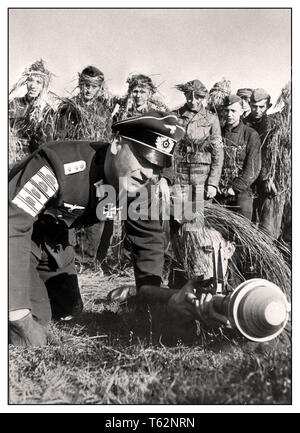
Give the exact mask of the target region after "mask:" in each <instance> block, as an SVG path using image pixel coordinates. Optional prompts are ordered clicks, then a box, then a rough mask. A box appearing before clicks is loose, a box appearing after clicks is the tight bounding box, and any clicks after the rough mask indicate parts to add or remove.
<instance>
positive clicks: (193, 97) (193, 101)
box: [185, 92, 205, 111]
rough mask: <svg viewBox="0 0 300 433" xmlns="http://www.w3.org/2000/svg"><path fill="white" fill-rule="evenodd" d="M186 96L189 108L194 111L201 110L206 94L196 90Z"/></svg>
mask: <svg viewBox="0 0 300 433" xmlns="http://www.w3.org/2000/svg"><path fill="white" fill-rule="evenodd" d="M185 98H186V103H187V106H188V108H189V109H190V110H192V111H199V110H200V108H201V107H202V105H203V101H204V99H205V97H204V96H201V95H197V94H195V93H194V92H190V93H186V94H185Z"/></svg>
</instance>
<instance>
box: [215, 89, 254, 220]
mask: <svg viewBox="0 0 300 433" xmlns="http://www.w3.org/2000/svg"><path fill="white" fill-rule="evenodd" d="M243 111H244V110H243V103H242V100H241V98H240V97H239V96H237V95H233V94H231V95H229V96H228V97H227V99H226V100H225V113H226V124H225V127H224V128H223V130H222V136H223V140H224V166H223V171H222V177H221V182H220V184H221V192H222V196H221V197H219V200H220V201H221V203H222V204H226V205H229V206H233V208H234V209H236V210H237V211H239V212H240V213H241V214H242V215H244V216H245V217H246V218H248V219H249V220H250V221H251V219H252V207H253V193H252V190H251V186H252V185H253V183H254V182H255V180H256V179H257V177H258V175H259V172H260V168H261V149H260V147H261V142H260V138H259V135H258V133H257V132H256V131H254V129H252V128H250V127H249V126H246V125H245V124H244V123H243V121H242V120H241V117H242V115H243Z"/></svg>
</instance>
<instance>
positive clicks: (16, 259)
mask: <svg viewBox="0 0 300 433" xmlns="http://www.w3.org/2000/svg"><path fill="white" fill-rule="evenodd" d="M107 149H108V144H107V143H102V142H85V141H65V142H59V141H56V142H52V143H47V144H45V145H43V146H41V147H40V148H39V149H38V150H37V151H36V152H35V153H34V154H32V155H30V156H29V157H28V158H27V159H26V160H24V161H22V162H21V163H20V164H18V165H16V166H14V167H13V168H12V170H11V172H10V181H9V254H10V286H11V287H13V290H14V292H20V291H23V290H27V289H28V288H29V287H30V272H31V270H30V266H31V265H30V255H31V254H34V255H36V256H37V257H38V258H40V257H41V254H42V250H43V249H46V250H47V251H48V252H50V253H51V255H52V257H53V258H54V260H55V262H56V265H57V267H58V268H60V267H63V266H64V265H65V264H66V262H67V261H68V260H70V259H72V257H70V254H71V256H72V254H73V251H72V248H71V247H70V243H69V242H68V241H66V240H65V239H64V240H62V239H60V238H58V239H56V238H55V237H57V233H60V232H61V230H59V228H61V227H65V228H69V229H70V228H73V227H82V226H88V225H92V224H95V223H97V222H99V220H98V219H97V216H96V208H97V204H98V203H99V197H97V196H96V187H95V185H94V184H95V183H96V185H97V184H99V182H100V183H101V181H103V182H104V183H105V176H104V160H105V155H106V152H107ZM100 199H101V198H100ZM55 225H57V230H55ZM49 226H51V233H50V234H49V231H48V227H49ZM111 226H112V221H107V222H105V228H108V230H111ZM43 227H44V228H45V233H46V235H45V236H44V229H43ZM53 227H54V228H53ZM125 229H126V232H127V242H128V244H129V245H130V246H131V248H132V256H133V261H134V269H135V277H136V283H137V286H138V287H139V286H141V285H143V284H154V285H159V284H160V282H161V276H162V271H163V262H164V238H163V233H162V226H161V222H160V221H152V220H147V221H141V220H137V221H131V220H127V221H126V222H125ZM102 247H103V248H104V247H105V248H107V247H108V245H105V246H102V245H101V244H100V248H102ZM103 255H105V251H104V254H103ZM20 308H22V306H20Z"/></svg>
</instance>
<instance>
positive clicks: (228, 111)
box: [224, 102, 244, 126]
mask: <svg viewBox="0 0 300 433" xmlns="http://www.w3.org/2000/svg"><path fill="white" fill-rule="evenodd" d="M224 112H225V116H226V123H227V125H230V126H237V125H238V124H239V122H240V117H241V115H242V114H243V113H244V110H243V108H242V106H241V104H240V103H239V102H235V103H234V104H231V105H229V106H228V107H225V108H224Z"/></svg>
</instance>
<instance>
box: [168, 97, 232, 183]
mask: <svg viewBox="0 0 300 433" xmlns="http://www.w3.org/2000/svg"><path fill="white" fill-rule="evenodd" d="M176 114H177V116H178V117H179V119H180V123H181V125H182V126H184V127H185V136H184V137H183V139H182V140H181V141H180V142H179V144H178V145H177V147H176V151H175V152H176V153H175V161H176V167H175V171H176V175H177V177H179V178H180V179H179V180H184V179H185V178H186V181H187V182H186V183H191V184H199V183H205V182H206V183H207V184H208V185H212V186H215V187H216V188H217V187H218V184H219V180H220V177H221V171H222V165H223V158H224V154H223V146H222V138H221V128H220V123H219V119H218V117H217V116H216V115H215V114H213V113H211V112H210V111H208V110H207V109H205V108H201V109H200V111H198V112H197V113H196V112H193V111H191V110H189V109H188V107H187V105H184V106H183V107H181V108H180V109H179V110H177V111H176Z"/></svg>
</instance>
